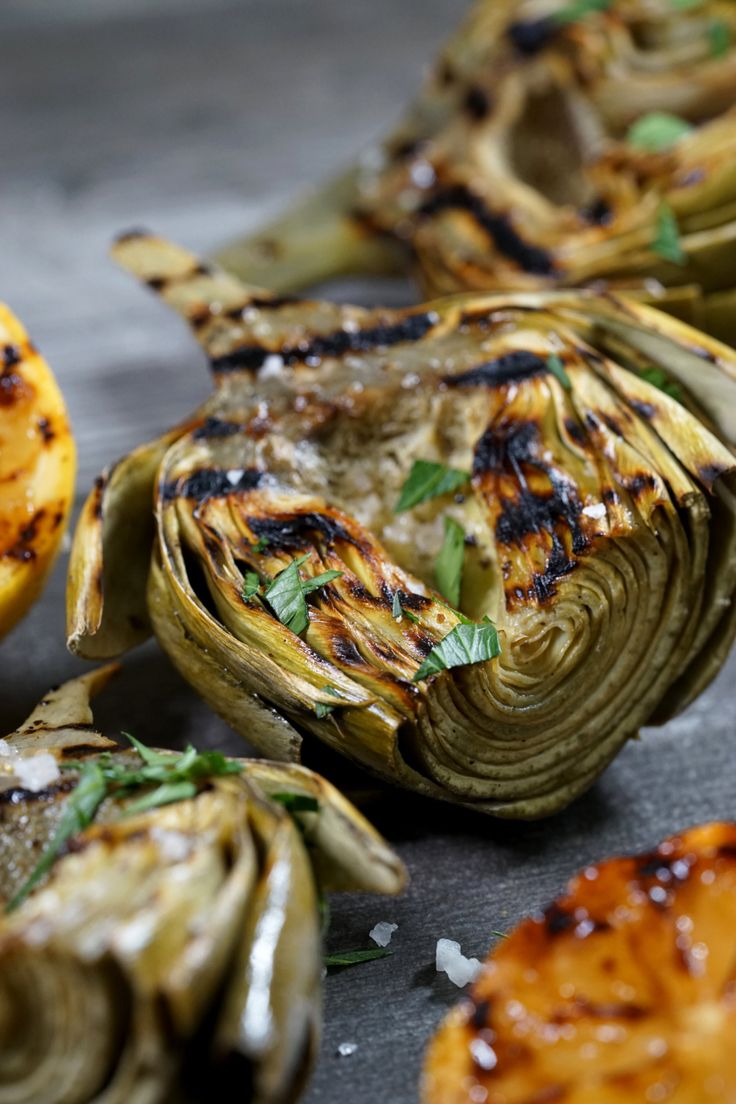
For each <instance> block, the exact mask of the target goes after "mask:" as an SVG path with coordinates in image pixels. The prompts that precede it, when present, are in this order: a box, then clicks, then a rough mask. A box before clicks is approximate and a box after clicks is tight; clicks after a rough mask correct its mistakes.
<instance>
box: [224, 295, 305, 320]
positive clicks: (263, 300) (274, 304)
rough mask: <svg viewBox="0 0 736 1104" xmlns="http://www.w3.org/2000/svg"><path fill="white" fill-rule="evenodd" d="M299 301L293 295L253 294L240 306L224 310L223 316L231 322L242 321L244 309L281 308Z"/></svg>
mask: <svg viewBox="0 0 736 1104" xmlns="http://www.w3.org/2000/svg"><path fill="white" fill-rule="evenodd" d="M300 302H301V300H300V299H298V298H297V297H296V296H295V295H254V296H252V298H250V299H248V300H246V302H245V303H243V305H242V306H240V307H233V309H232V310H229V311H225V317H226V318H229V319H230V320H231V322H242V321H243V314H244V312H245V311H249V310H281V308H282V307H293V306H294V304H295V303H300Z"/></svg>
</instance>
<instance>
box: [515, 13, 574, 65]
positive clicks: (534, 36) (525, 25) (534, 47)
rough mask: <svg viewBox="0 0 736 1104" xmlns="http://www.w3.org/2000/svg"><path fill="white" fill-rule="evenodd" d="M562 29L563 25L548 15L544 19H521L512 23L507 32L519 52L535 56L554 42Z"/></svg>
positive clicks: (523, 54) (524, 55)
mask: <svg viewBox="0 0 736 1104" xmlns="http://www.w3.org/2000/svg"><path fill="white" fill-rule="evenodd" d="M560 30H561V25H560V24H559V23H556V22H555V20H554V19H550V18H549V16H547V17H545V18H543V19H529V20H526V21H522V20H519V21H518V22H515V23H510V24H509V26H508V27H507V28H506V34H507V35H508V37H509V39H510V40H511V44H512V45H513V47H514V49H515V50H516V52H517V54H521V55H522V56H523V57H533V56H534V54H538V53H540V52H541V51H542V50H545V49H546V48H547V47H548V46H549V45H550V43H551V42H554V40H555V38H556V37H557V35H558V34H559V32H560Z"/></svg>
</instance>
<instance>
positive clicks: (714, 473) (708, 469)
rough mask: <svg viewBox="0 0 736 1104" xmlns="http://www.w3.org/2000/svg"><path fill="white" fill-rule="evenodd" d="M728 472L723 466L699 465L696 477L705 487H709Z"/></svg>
mask: <svg viewBox="0 0 736 1104" xmlns="http://www.w3.org/2000/svg"><path fill="white" fill-rule="evenodd" d="M729 470H730V469H729V468H727V467H726V465H725V464H701V465H700V467H699V468H698V476H699V477H700V480H701V482H703V483H705V485H706V487H710V486H711V485H712V484H713V483H715V481H716V479H718V478H719V476H721V475H725V474H726V472H727V471H729Z"/></svg>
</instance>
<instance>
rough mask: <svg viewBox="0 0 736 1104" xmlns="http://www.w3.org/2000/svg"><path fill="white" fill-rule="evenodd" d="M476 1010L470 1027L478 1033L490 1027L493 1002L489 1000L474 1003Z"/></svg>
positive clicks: (474, 1009) (471, 1018)
mask: <svg viewBox="0 0 736 1104" xmlns="http://www.w3.org/2000/svg"><path fill="white" fill-rule="evenodd" d="M471 999H472V998H471ZM473 1004H474V1008H473V1013H472V1015H471V1017H470V1026H471V1027H474V1028H475V1030H476V1031H482V1030H483V1028H484V1027H488V1023H489V1020H490V1018H491V1002H490V1001H489V1000H482V1001H473Z"/></svg>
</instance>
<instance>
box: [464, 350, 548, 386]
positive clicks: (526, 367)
mask: <svg viewBox="0 0 736 1104" xmlns="http://www.w3.org/2000/svg"><path fill="white" fill-rule="evenodd" d="M548 371H549V369H548V368H547V362H546V361H545V360H543V359H542V357H540V356H537V354H536V353H530V352H527V351H526V350H524V349H519V350H517V351H515V352H513V353H504V355H503V356H500V357H497V358H496V359H495V360H487V361H486V362H485V363H484V364H478V365H476V366H475V367H474V368H469V369H468V371H467V372H461V373H460V375H457V376H444V377H443V380H442V382H443V383H444V384H446V385H447V386H448V387H483V386H486V387H499V386H501V385H502V384H505V383H519V382H521V380H525V379H532V378H533V377H534V376H542V375H546V374H547V372H548Z"/></svg>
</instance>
